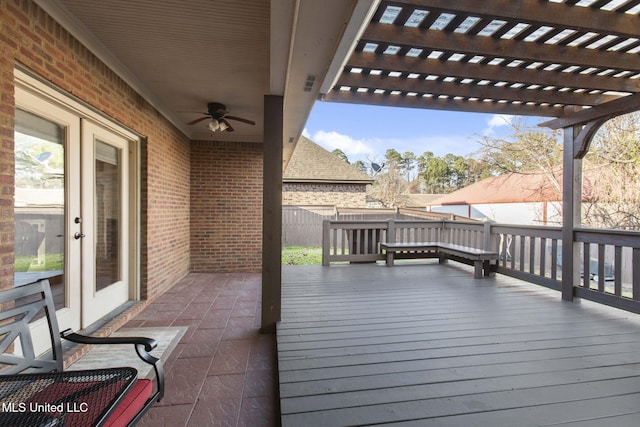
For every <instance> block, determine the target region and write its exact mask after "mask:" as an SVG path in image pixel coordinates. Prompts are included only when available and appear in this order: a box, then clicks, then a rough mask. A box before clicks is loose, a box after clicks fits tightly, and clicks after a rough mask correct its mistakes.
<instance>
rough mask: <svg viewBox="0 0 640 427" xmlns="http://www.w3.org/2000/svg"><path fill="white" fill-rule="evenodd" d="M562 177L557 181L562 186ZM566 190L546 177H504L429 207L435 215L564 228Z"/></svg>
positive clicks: (527, 175) (448, 196) (446, 196)
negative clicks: (453, 215) (563, 213)
mask: <svg viewBox="0 0 640 427" xmlns="http://www.w3.org/2000/svg"><path fill="white" fill-rule="evenodd" d="M560 177H561V175H558V176H557V177H556V179H557V181H556V182H560V183H561V179H560ZM561 200H562V188H561V184H560V187H558V186H556V185H555V184H554V182H552V180H551V179H549V177H547V176H546V175H545V174H541V173H540V174H537V173H534V174H517V173H512V174H508V175H500V176H495V177H491V178H487V179H484V180H482V181H478V182H476V183H474V184H471V185H469V186H467V187H464V188H462V189H460V190H457V191H454V192H452V193H449V194H446V195H444V196H442V197H440V198H438V199H436V200H434V201H432V202H431V203H429V206H428V207H427V209H428V210H430V211H431V212H441V213H453V214H456V215H462V216H467V217H470V218H474V219H481V220H485V219H488V220H493V221H496V222H500V223H506V224H520V225H560V224H561V222H562V202H561Z"/></svg>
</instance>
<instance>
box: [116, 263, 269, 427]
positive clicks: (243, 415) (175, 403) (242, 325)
mask: <svg viewBox="0 0 640 427" xmlns="http://www.w3.org/2000/svg"><path fill="white" fill-rule="evenodd" d="M260 288H261V276H260V274H259V273H206V274H205V273H192V274H189V275H187V276H186V277H185V278H184V279H182V280H181V281H180V282H178V283H177V284H176V285H175V286H173V287H172V288H171V289H169V290H168V291H167V292H166V293H165V294H164V295H162V296H161V297H159V298H158V299H157V300H155V301H154V302H152V303H151V304H150V305H149V306H147V307H146V308H145V309H144V310H143V311H142V312H140V313H139V314H138V315H137V316H135V317H134V318H133V319H132V320H130V321H129V322H128V323H127V324H126V325H125V326H124V327H162V326H187V327H188V330H187V331H186V333H185V334H184V336H183V337H182V339H181V341H180V343H179V344H178V345H177V347H176V348H175V349H174V350H173V352H172V353H171V355H170V356H169V357H168V358H167V359H166V360H165V361H164V367H165V376H166V389H165V397H164V399H163V400H162V401H161V402H160V403H159V404H156V405H155V406H154V407H153V408H151V410H150V411H149V413H147V414H146V415H145V417H144V418H143V419H142V420H141V422H140V423H139V424H138V426H140V427H146V426H149V427H151V426H153V427H159V426H171V427H174V426H194V427H196V426H197V427H204V426H251V427H259V426H265V427H270V426H277V425H278V424H279V417H280V413H279V410H278V395H277V382H276V378H277V373H276V351H275V336H274V335H264V334H260V332H259V329H260V310H261V308H260Z"/></svg>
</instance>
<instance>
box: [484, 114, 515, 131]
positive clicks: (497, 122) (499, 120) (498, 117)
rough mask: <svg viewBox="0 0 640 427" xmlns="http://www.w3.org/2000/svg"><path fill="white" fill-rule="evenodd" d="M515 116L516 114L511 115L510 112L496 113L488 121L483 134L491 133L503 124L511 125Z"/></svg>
mask: <svg viewBox="0 0 640 427" xmlns="http://www.w3.org/2000/svg"><path fill="white" fill-rule="evenodd" d="M515 118H516V116H513V115H510V114H494V115H493V116H491V118H490V119H489V120H488V121H487V127H486V128H485V129H484V131H483V132H482V133H483V135H491V134H493V133H494V132H495V129H496V128H499V127H502V126H511V124H512V123H513V120H514V119H515Z"/></svg>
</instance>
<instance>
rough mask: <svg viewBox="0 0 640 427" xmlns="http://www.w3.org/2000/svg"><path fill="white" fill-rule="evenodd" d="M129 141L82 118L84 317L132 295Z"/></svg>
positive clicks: (85, 323) (84, 319) (100, 313)
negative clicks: (130, 289) (129, 222)
mask: <svg viewBox="0 0 640 427" xmlns="http://www.w3.org/2000/svg"><path fill="white" fill-rule="evenodd" d="M128 150H129V141H127V140H126V139H124V138H122V137H120V136H119V135H116V134H114V133H112V132H110V131H108V130H106V129H104V128H102V127H99V126H97V125H95V124H93V123H92V122H89V121H84V122H83V137H82V176H83V179H82V181H83V183H85V185H84V186H83V189H82V193H83V194H82V212H83V231H82V232H83V233H84V237H83V239H82V240H83V242H82V267H83V268H82V301H83V310H82V323H83V326H88V325H89V324H91V323H93V322H95V321H96V320H98V319H99V318H100V317H102V316H104V315H106V314H107V313H109V312H110V311H112V310H114V309H115V308H117V307H118V306H120V305H121V304H123V303H125V302H126V301H128V299H129V280H128V275H129V264H128V260H129V258H128V256H129V251H128V247H129V238H128V236H129V224H128V222H127V221H126V220H125V219H126V218H128V215H129V206H128V202H129V193H128V186H127V183H128V168H127V167H126V165H128V163H129V160H128V154H129V151H128Z"/></svg>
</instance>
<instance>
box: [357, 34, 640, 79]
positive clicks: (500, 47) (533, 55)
mask: <svg viewBox="0 0 640 427" xmlns="http://www.w3.org/2000/svg"><path fill="white" fill-rule="evenodd" d="M427 34H428V36H427ZM362 41H365V42H373V43H377V44H380V45H385V46H386V45H390V44H392V45H398V46H408V47H414V48H421V49H428V50H438V51H450V52H456V53H462V54H467V55H474V56H475V55H482V56H487V57H492V58H493V57H496V56H498V57H501V58H509V59H513V60H524V61H534V62H538V61H539V62H543V63H546V64H552V63H558V64H566V65H579V66H584V67H598V68H604V69H609V68H615V69H620V70H629V71H640V63H639V62H638V60H637V58H636V55H629V54H626V53H621V52H617V51H595V50H594V51H593V54H592V55H588V56H587V55H585V52H584V49H582V48H579V47H571V46H562V45H552V44H537V43H530V42H525V41H519V40H514V39H512V40H505V39H495V38H493V37H482V36H469V35H466V34H458V33H452V32H446V31H430V30H426V31H425V30H422V29H420V28H412V27H403V26H398V25H387V24H381V23H376V22H373V23H371V24H370V25H369V27H367V29H366V30H365V32H364V34H363V35H362Z"/></svg>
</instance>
